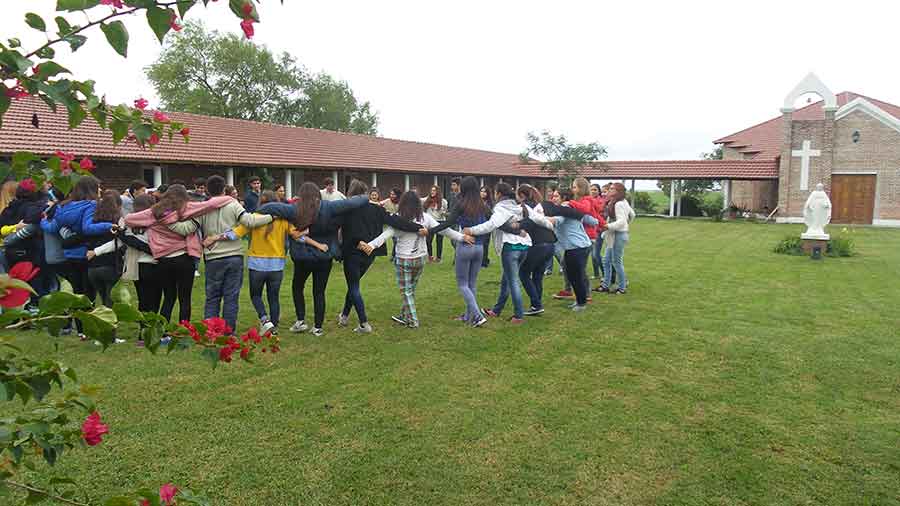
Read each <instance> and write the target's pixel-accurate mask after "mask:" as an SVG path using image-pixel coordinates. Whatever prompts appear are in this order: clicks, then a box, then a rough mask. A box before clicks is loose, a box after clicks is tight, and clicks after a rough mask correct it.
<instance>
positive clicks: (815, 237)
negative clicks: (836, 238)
mask: <svg viewBox="0 0 900 506" xmlns="http://www.w3.org/2000/svg"><path fill="white" fill-rule="evenodd" d="M800 238H801V239H803V240H804V241H806V240H809V241H826V242H827V241H828V240H829V239H831V236H830V235H828V234H825V233H822V234H816V233H809V232H804V233H802V234H800Z"/></svg>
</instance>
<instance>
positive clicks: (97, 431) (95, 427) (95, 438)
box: [81, 411, 109, 446]
mask: <svg viewBox="0 0 900 506" xmlns="http://www.w3.org/2000/svg"><path fill="white" fill-rule="evenodd" d="M104 434H109V426H108V425H106V424H103V423H100V413H98V412H96V411H94V412H93V413H91V414H90V416H88V417H87V418H86V419H85V420H84V423H82V424H81V437H83V438H84V441H85V442H86V443H87V444H88V446H97V445H98V444H100V443H101V442H102V441H103V437H102V436H103V435H104Z"/></svg>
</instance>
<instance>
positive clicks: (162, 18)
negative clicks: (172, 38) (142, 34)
mask: <svg viewBox="0 0 900 506" xmlns="http://www.w3.org/2000/svg"><path fill="white" fill-rule="evenodd" d="M173 14H175V13H174V12H173V11H171V10H169V9H161V8H159V7H155V6H154V7H150V8H149V9H147V23H148V24H149V25H150V28H151V29H152V30H153V33H155V34H156V37H157V38H158V39H159V43H160V44H162V42H163V39H165V38H166V34H167V33H169V30H170V29H171V28H172V27H171V25H170V23H171V21H172V15H173Z"/></svg>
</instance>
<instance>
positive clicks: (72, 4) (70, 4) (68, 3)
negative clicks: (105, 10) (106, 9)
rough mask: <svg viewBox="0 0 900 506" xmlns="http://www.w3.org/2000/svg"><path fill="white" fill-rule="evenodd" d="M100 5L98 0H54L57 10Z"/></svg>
mask: <svg viewBox="0 0 900 506" xmlns="http://www.w3.org/2000/svg"><path fill="white" fill-rule="evenodd" d="M98 5H100V0H56V10H58V11H83V10H85V9H90V8H91V7H96V6H98Z"/></svg>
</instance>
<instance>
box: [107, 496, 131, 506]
mask: <svg viewBox="0 0 900 506" xmlns="http://www.w3.org/2000/svg"><path fill="white" fill-rule="evenodd" d="M134 504H135V502H134V499H132V498H130V497H125V496H123V495H118V496H115V497H110V498H109V499H107V500H105V501H103V506H134Z"/></svg>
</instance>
